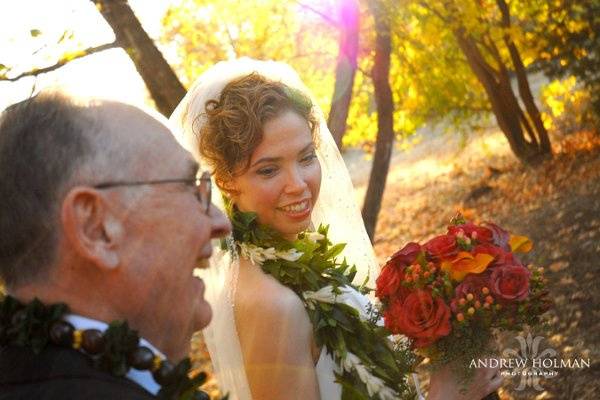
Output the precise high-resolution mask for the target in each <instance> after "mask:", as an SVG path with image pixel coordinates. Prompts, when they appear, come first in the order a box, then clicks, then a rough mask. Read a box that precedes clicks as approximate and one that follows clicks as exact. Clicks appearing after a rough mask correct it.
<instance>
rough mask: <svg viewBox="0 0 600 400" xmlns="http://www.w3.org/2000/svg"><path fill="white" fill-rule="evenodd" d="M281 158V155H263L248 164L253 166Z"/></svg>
mask: <svg viewBox="0 0 600 400" xmlns="http://www.w3.org/2000/svg"><path fill="white" fill-rule="evenodd" d="M279 160H281V157H263V158H261V159H260V160H258V161H255V162H254V164H252V165H251V166H250V168H252V167H254V166H255V165H258V164H260V163H265V162H274V161H279Z"/></svg>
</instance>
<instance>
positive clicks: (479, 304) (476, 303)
mask: <svg viewBox="0 0 600 400" xmlns="http://www.w3.org/2000/svg"><path fill="white" fill-rule="evenodd" d="M479 307H481V303H480V302H479V300H477V301H476V302H475V308H479Z"/></svg>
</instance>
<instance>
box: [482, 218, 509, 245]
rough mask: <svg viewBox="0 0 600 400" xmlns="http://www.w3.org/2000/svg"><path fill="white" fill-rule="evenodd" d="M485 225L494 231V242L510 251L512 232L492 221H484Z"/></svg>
mask: <svg viewBox="0 0 600 400" xmlns="http://www.w3.org/2000/svg"><path fill="white" fill-rule="evenodd" d="M484 225H485V226H486V227H487V228H488V229H489V230H490V231H491V232H492V243H493V244H495V245H496V246H498V247H500V248H501V249H503V250H504V251H510V246H509V245H508V240H509V239H510V234H509V233H508V232H507V231H505V230H504V229H502V228H500V227H499V226H498V225H496V224H494V223H492V222H484Z"/></svg>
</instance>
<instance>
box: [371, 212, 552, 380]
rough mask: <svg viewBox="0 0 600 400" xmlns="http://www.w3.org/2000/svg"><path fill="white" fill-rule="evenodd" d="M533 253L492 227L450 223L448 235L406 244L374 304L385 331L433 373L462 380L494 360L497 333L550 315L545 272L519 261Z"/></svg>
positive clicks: (526, 243)
mask: <svg viewBox="0 0 600 400" xmlns="http://www.w3.org/2000/svg"><path fill="white" fill-rule="evenodd" d="M531 248H532V243H531V241H530V240H529V239H528V238H527V237H524V236H516V235H511V234H510V233H509V232H507V231H506V230H504V229H502V228H501V227H499V226H498V225H496V224H493V223H484V224H480V225H477V224H474V223H473V222H467V221H465V220H464V219H463V218H462V216H460V215H459V216H457V217H455V218H454V219H453V220H452V222H451V225H450V226H449V227H448V230H447V232H446V234H444V235H440V236H436V237H434V238H433V239H431V240H429V241H428V242H426V243H424V244H419V243H414V242H412V243H408V244H407V245H406V246H404V248H402V249H401V250H400V251H398V252H397V253H395V254H394V255H393V256H392V257H391V258H390V259H389V260H388V261H387V263H386V264H385V265H384V267H383V268H382V271H381V274H380V275H379V277H378V278H377V288H376V296H377V297H378V298H379V300H380V301H381V307H382V310H381V311H382V313H383V318H384V323H385V327H386V328H387V329H388V330H389V331H390V332H391V333H392V334H399V335H404V336H405V337H407V338H408V339H409V340H410V341H411V346H412V347H413V349H415V350H416V351H417V352H418V353H420V354H421V355H422V356H424V357H428V358H429V359H430V362H431V365H432V367H435V366H436V365H437V366H442V365H444V364H447V363H449V362H451V361H454V362H456V363H457V365H461V366H463V367H464V368H462V369H460V370H459V372H462V374H461V375H462V377H463V378H464V379H465V380H466V379H467V378H468V377H469V375H470V374H471V373H472V372H474V371H473V370H472V369H471V370H470V368H469V366H470V362H471V360H473V359H475V358H477V357H480V356H482V355H484V354H490V353H492V352H493V349H492V345H493V340H491V339H492V336H493V334H494V332H495V331H496V330H498V329H499V330H505V331H506V330H509V331H511V330H512V331H519V330H521V329H522V327H523V325H524V324H530V325H531V324H535V323H537V322H539V319H540V316H541V314H543V313H544V312H545V311H546V310H547V309H548V307H549V301H548V300H547V299H546V295H547V292H546V291H545V289H544V283H543V277H542V273H543V268H535V267H533V266H532V265H529V266H525V265H524V264H523V263H522V262H521V261H520V260H519V258H518V256H517V253H525V252H528V251H530V250H531Z"/></svg>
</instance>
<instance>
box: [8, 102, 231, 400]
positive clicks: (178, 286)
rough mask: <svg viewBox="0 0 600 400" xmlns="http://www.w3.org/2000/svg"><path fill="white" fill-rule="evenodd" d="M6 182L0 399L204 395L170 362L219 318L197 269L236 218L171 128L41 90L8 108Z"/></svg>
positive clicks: (135, 113)
mask: <svg viewBox="0 0 600 400" xmlns="http://www.w3.org/2000/svg"><path fill="white" fill-rule="evenodd" d="M0 182H1V183H0V199H1V201H0V278H1V279H2V281H3V283H4V287H5V291H6V292H7V293H8V295H9V296H6V297H5V298H4V299H3V301H2V303H1V304H0V399H151V398H156V395H157V394H158V395H159V397H162V398H173V397H178V396H179V395H181V394H182V393H183V392H184V391H186V390H188V389H189V390H190V391H191V390H193V388H192V386H193V384H194V382H192V381H190V379H189V378H188V377H187V374H186V372H187V367H188V366H189V362H187V363H186V362H182V363H180V364H179V365H177V367H175V368H174V367H173V364H175V363H177V362H178V361H179V360H181V359H182V358H184V357H185V356H186V355H187V353H188V351H189V344H190V338H191V336H192V333H193V332H194V331H197V330H199V329H201V328H203V327H204V326H206V325H207V324H208V322H209V321H210V319H211V310H210V306H209V305H208V304H207V303H206V302H205V300H204V298H203V291H204V286H203V283H202V281H200V280H198V279H196V278H193V276H192V274H193V270H194V269H195V268H196V267H197V266H199V265H205V261H206V259H207V258H208V257H209V256H210V255H211V244H210V239H211V238H217V237H220V236H223V235H224V234H226V233H228V232H229V230H230V225H229V222H228V221H227V219H226V218H225V216H224V215H223V214H221V213H220V212H219V211H218V210H217V209H216V208H215V207H213V206H212V205H211V203H210V177H209V176H208V175H207V174H203V175H202V177H201V178H198V164H197V163H196V162H195V161H194V160H193V158H192V156H191V155H190V154H189V153H187V152H186V151H185V150H183V149H182V148H181V147H180V146H179V145H178V144H177V142H176V141H175V140H174V139H173V136H172V134H171V133H170V131H169V129H168V128H167V126H166V125H165V123H164V122H163V121H162V120H161V119H160V118H158V117H152V116H150V115H148V114H146V113H145V112H142V111H141V110H139V109H137V108H135V107H133V106H129V105H125V104H121V103H116V102H107V101H105V102H100V101H97V102H93V103H86V104H83V103H77V102H76V101H74V100H73V99H70V98H69V97H67V96H64V95H60V94H42V95H38V96H36V97H33V98H31V99H28V100H26V101H24V102H21V103H18V104H15V105H13V106H11V107H9V108H8V109H6V110H5V111H4V112H3V113H2V116H1V118H0ZM203 261H204V262H203ZM34 299H39V301H37V300H34ZM57 303H64V304H66V306H67V307H68V309H67V308H66V307H65V306H61V305H56V304H57ZM111 321H127V323H123V322H113V323H111ZM109 324H110V325H109ZM136 332H137V333H139V336H140V338H139V340H138V336H137V334H136ZM168 360H171V361H172V362H173V364H171V363H169V361H168Z"/></svg>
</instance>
